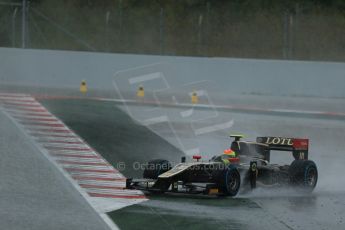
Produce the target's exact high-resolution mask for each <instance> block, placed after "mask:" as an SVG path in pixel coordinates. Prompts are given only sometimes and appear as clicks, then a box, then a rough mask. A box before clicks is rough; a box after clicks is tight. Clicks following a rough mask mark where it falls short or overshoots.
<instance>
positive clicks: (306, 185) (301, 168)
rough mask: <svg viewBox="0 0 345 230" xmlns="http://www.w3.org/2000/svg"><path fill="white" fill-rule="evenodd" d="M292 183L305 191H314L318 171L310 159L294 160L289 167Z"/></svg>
mask: <svg viewBox="0 0 345 230" xmlns="http://www.w3.org/2000/svg"><path fill="white" fill-rule="evenodd" d="M289 176H290V184H291V185H292V186H293V187H295V188H298V189H300V190H302V191H303V192H312V191H313V190H314V188H315V186H316V183H317V179H318V172H317V167H316V164H315V163H314V162H313V161H310V160H294V161H293V162H292V163H291V165H290V168H289Z"/></svg>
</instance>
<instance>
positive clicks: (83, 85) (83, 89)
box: [79, 80, 87, 93]
mask: <svg viewBox="0 0 345 230" xmlns="http://www.w3.org/2000/svg"><path fill="white" fill-rule="evenodd" d="M79 90H80V92H81V93H86V92H87V85H86V81H85V80H83V81H81V83H80V88H79Z"/></svg>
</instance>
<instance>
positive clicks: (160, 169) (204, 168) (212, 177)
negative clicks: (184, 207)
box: [126, 135, 318, 196]
mask: <svg viewBox="0 0 345 230" xmlns="http://www.w3.org/2000/svg"><path fill="white" fill-rule="evenodd" d="M230 137H232V138H234V140H233V141H232V143H231V146H230V149H227V150H226V151H224V154H221V155H220V156H215V157H213V158H212V159H210V160H209V161H208V162H203V161H199V159H200V157H199V156H195V157H193V158H194V159H195V161H194V162H185V158H182V162H181V163H179V164H177V165H176V166H174V167H171V165H170V163H169V162H168V161H166V160H160V159H158V160H153V161H150V162H148V164H147V166H146V169H145V171H144V175H143V179H131V178H129V179H127V181H126V188H127V189H140V190H145V191H149V192H159V193H163V192H173V193H190V194H206V195H212V194H215V195H225V196H235V195H237V194H238V192H239V190H240V188H242V189H243V191H246V190H248V189H254V188H256V187H257V185H258V186H259V185H261V186H265V185H267V187H273V186H272V185H276V186H293V187H296V188H300V191H306V192H311V191H313V189H314V188H315V186H316V183H317V179H318V171H317V167H316V165H315V163H314V162H313V161H310V160H308V147H309V140H308V139H299V138H283V137H258V138H257V140H256V142H250V141H243V140H242V138H243V136H241V135H231V136H230ZM272 150H279V151H287V152H291V153H292V156H293V158H294V160H293V162H292V163H291V164H289V165H277V164H271V163H270V155H271V151H272ZM229 153H230V154H229Z"/></svg>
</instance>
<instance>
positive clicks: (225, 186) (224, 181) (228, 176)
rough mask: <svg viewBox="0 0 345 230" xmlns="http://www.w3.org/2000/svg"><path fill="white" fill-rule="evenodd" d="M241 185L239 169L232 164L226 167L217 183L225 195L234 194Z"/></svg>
mask: <svg viewBox="0 0 345 230" xmlns="http://www.w3.org/2000/svg"><path fill="white" fill-rule="evenodd" d="M240 186H241V176H240V173H239V171H238V170H237V168H236V167H234V166H231V165H230V166H229V167H228V168H226V169H225V170H224V171H223V173H222V175H221V180H220V183H219V188H220V191H221V192H222V193H223V194H224V195H225V196H236V195H237V193H238V190H239V189H240Z"/></svg>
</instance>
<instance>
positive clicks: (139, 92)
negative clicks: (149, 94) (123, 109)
mask: <svg viewBox="0 0 345 230" xmlns="http://www.w3.org/2000/svg"><path fill="white" fill-rule="evenodd" d="M144 96H145V91H144V87H143V86H139V88H138V91H137V97H144Z"/></svg>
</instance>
